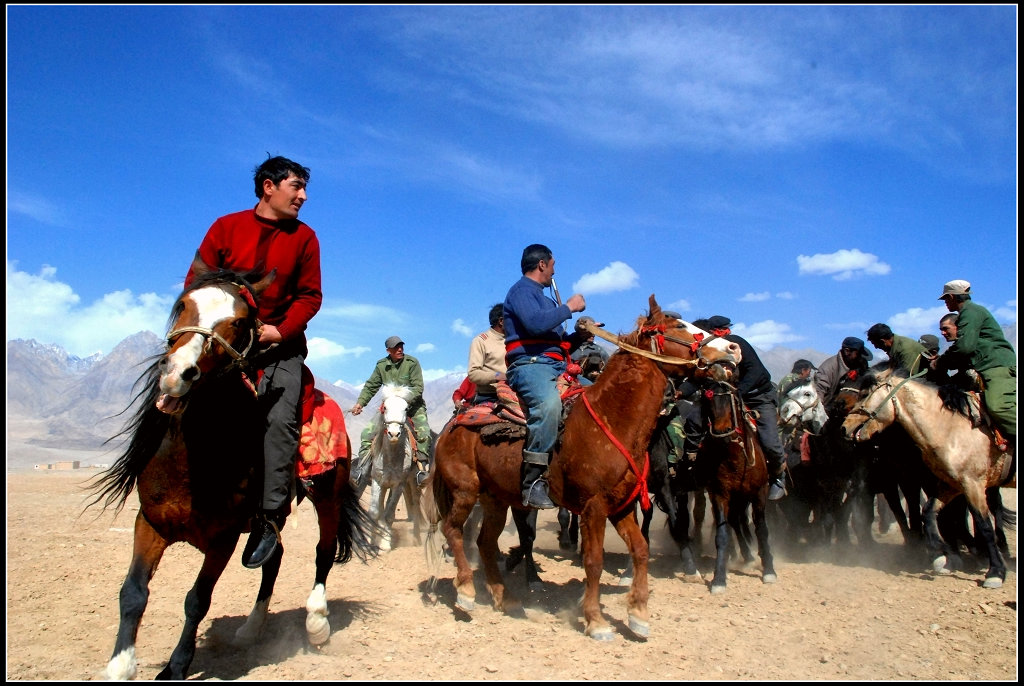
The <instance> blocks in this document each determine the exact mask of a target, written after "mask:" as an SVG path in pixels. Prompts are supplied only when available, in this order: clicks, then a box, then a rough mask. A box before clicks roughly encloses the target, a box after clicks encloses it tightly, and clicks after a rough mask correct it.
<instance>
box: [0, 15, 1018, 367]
mask: <svg viewBox="0 0 1024 686" xmlns="http://www.w3.org/2000/svg"><path fill="white" fill-rule="evenodd" d="M6 15H7V233H6V236H7V242H6V247H7V340H12V339H19V338H21V339H29V338H31V339H35V340H37V341H39V342H42V343H55V344H58V345H60V346H62V347H63V348H64V349H65V350H67V351H68V352H69V353H72V354H74V355H78V356H81V357H85V356H87V355H91V354H94V353H97V352H102V353H109V352H110V351H111V350H112V349H113V348H114V347H115V346H116V345H117V344H118V343H119V342H120V341H121V340H123V339H124V338H125V337H127V336H130V335H132V334H134V333H137V332H139V331H145V330H149V331H153V332H155V333H157V334H158V335H160V336H162V335H163V334H164V333H165V332H166V324H167V316H168V315H169V313H170V307H171V304H172V302H173V301H174V299H175V298H176V297H177V296H178V295H179V293H180V291H181V287H182V281H183V279H184V276H185V273H186V271H187V269H188V266H189V264H190V262H191V259H192V256H193V254H194V253H195V250H196V248H197V247H198V246H199V243H200V241H201V240H202V238H203V235H204V234H205V233H206V230H207V229H208V228H209V226H210V225H211V224H212V223H213V222H214V220H215V219H217V218H218V217H220V216H222V215H225V214H229V213H231V212H236V211H239V210H243V209H247V208H251V207H253V206H255V203H256V199H255V195H254V194H253V182H252V175H253V170H254V169H255V167H256V166H257V165H259V164H260V163H261V162H262V161H263V160H265V159H266V157H267V156H268V154H270V155H284V156H285V157H289V158H291V159H293V160H295V161H297V162H299V163H300V164H303V165H304V166H307V167H309V168H310V169H311V177H310V182H309V186H308V189H307V193H308V200H307V202H306V204H305V205H304V206H303V208H302V211H301V214H300V219H302V220H303V221H305V222H306V223H307V224H309V225H310V226H311V227H312V228H313V229H314V230H315V231H316V233H317V235H318V237H319V240H320V246H321V266H322V270H323V293H324V302H323V306H322V308H321V310H320V311H319V313H318V314H317V315H316V317H315V318H314V319H313V320H312V321H311V322H310V325H309V328H308V330H307V332H306V333H307V337H308V339H309V349H310V354H309V358H308V359H307V364H308V365H309V367H310V368H311V369H312V371H313V372H314V373H315V374H316V375H317V376H318V377H321V378H325V379H328V380H330V381H332V382H344V383H347V384H351V385H360V384H361V383H362V382H363V381H365V380H366V378H367V377H368V376H369V374H370V372H371V371H372V370H373V366H374V363H375V362H376V360H378V359H379V358H381V357H383V356H384V355H385V354H386V351H385V349H384V340H385V339H386V338H387V337H389V336H391V335H398V336H400V337H401V338H402V339H403V340H404V341H405V342H406V353H407V354H408V355H412V356H414V357H416V358H417V359H418V360H419V361H420V363H421V365H422V367H423V369H424V376H425V378H426V379H427V380H430V379H433V378H438V377H440V376H442V375H444V374H448V373H454V372H459V371H461V370H465V368H466V362H467V358H468V351H469V344H470V341H471V339H472V337H473V336H474V335H476V334H478V333H480V332H482V331H484V330H486V329H487V328H488V321H487V313H488V310H489V309H490V307H491V306H492V305H493V304H495V303H498V302H501V301H502V300H504V297H505V293H506V292H507V291H508V288H509V287H510V286H511V285H512V283H514V282H515V281H516V280H518V279H519V278H520V276H521V272H520V268H519V260H520V257H521V255H522V251H523V248H524V247H526V246H527V245H529V244H531V243H543V244H545V245H547V246H549V247H550V248H551V250H552V252H553V254H554V258H555V262H556V264H555V281H556V283H557V284H558V288H559V291H560V294H561V297H562V298H563V299H568V297H569V295H571V294H572V293H582V294H583V295H584V297H585V298H586V303H587V308H586V311H585V314H587V315H590V316H592V317H594V318H595V319H597V320H598V321H600V322H604V323H605V328H606V329H608V330H609V331H611V332H622V333H626V332H629V331H632V330H633V329H634V328H635V324H636V320H637V318H638V317H640V316H642V315H644V314H645V313H646V311H647V308H648V298H649V296H651V295H652V294H653V295H654V296H655V297H656V299H657V302H658V303H659V304H660V305H661V306H662V307H663V308H665V309H672V310H677V311H678V312H680V313H681V314H682V315H683V317H684V318H685V319H688V320H692V319H696V318H699V317H707V316H711V315H715V314H720V315H724V316H727V317H729V318H730V319H731V320H732V322H733V332H734V333H737V334H739V335H741V336H744V337H745V338H747V339H748V340H749V341H750V342H751V343H752V344H753V345H754V346H756V347H758V348H760V349H762V350H771V349H772V348H774V347H776V346H784V347H787V348H792V349H801V350H802V349H813V350H817V351H822V352H825V353H829V354H831V353H834V352H835V351H837V350H838V349H839V347H840V344H841V342H842V339H843V338H844V337H846V336H859V337H861V338H865V339H866V335H865V332H866V331H867V329H868V327H870V326H871V325H872V324H874V323H876V322H885V323H888V324H889V325H890V326H891V327H892V329H893V331H894V332H895V333H897V334H900V335H906V336H911V337H913V338H917V337H918V336H920V335H921V334H924V333H934V334H938V320H939V318H940V317H941V316H942V315H943V314H945V313H946V308H945V306H944V305H943V303H942V302H941V301H939V300H938V297H939V295H940V294H941V292H942V285H943V284H944V283H945V282H946V281H949V280H952V279H966V280H968V281H970V282H971V283H972V285H973V288H972V293H973V298H974V300H975V302H978V303H979V304H981V305H983V306H985V307H987V308H988V309H989V310H990V311H991V312H992V313H993V314H994V315H995V316H996V318H997V320H998V321H999V322H1000V324H1003V325H1004V326H1014V327H1015V326H1016V321H1017V299H1016V298H1017V259H1016V254H1017V250H1018V246H1017V8H1016V6H1012V5H989V6H827V5H825V6H822V5H819V6H785V5H781V6H699V5H698V6H415V5H407V6H357V5H356V6H187V5H185V6H75V5H63V6H19V5H7V7H6ZM577 316H579V315H577ZM570 326H571V323H570ZM1014 330H1015V329H1014Z"/></svg>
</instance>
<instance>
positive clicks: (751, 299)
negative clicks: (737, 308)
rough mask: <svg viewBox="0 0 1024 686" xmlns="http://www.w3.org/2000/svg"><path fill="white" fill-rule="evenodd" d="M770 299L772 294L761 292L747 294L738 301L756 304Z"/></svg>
mask: <svg viewBox="0 0 1024 686" xmlns="http://www.w3.org/2000/svg"><path fill="white" fill-rule="evenodd" d="M770 297H772V294H771V293H769V292H768V291H762V292H761V293H747V294H746V295H744V296H743V297H742V298H740V299H739V301H740V302H741V303H758V302H763V301H765V300H768V298H770Z"/></svg>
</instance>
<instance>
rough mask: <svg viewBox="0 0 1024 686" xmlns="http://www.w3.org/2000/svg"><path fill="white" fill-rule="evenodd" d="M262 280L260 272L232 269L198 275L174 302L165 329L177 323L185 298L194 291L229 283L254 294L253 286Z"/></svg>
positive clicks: (183, 307)
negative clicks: (242, 287)
mask: <svg viewBox="0 0 1024 686" xmlns="http://www.w3.org/2000/svg"><path fill="white" fill-rule="evenodd" d="M262 278H263V275H262V273H261V272H259V271H258V270H252V271H248V272H236V271H232V270H230V269H214V270H212V271H208V272H203V273H200V274H197V275H196V277H195V279H193V281H192V283H190V284H189V285H188V288H186V289H185V290H183V291H182V292H181V295H179V296H178V299H177V300H175V301H174V305H172V306H171V313H170V315H168V317H167V326H166V327H165V328H168V329H169V328H170V326H171V324H173V323H174V322H175V321H177V319H178V317H180V316H181V312H182V310H183V309H185V296H186V295H188V294H189V293H191V292H192V291H196V290H199V289H200V288H205V287H206V286H219V285H221V284H225V283H229V284H233V285H235V286H244V287H246V288H248V289H249V292H250V293H252V284H253V283H255V282H257V281H259V280H260V279H262ZM253 297H254V298H256V294H255V293H253ZM257 300H258V298H257Z"/></svg>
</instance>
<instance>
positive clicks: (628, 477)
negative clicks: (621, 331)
mask: <svg viewBox="0 0 1024 686" xmlns="http://www.w3.org/2000/svg"><path fill="white" fill-rule="evenodd" d="M649 312H650V315H649V316H647V317H641V318H639V319H638V320H637V327H638V328H637V330H636V331H634V332H633V333H632V334H628V335H624V336H618V337H616V336H612V335H611V334H608V333H607V332H605V331H603V330H601V329H599V328H598V327H590V329H589V330H590V331H592V332H593V333H595V335H600V336H601V337H602V338H606V339H607V340H610V341H612V342H614V343H616V345H618V346H619V348H620V350H618V351H616V352H615V353H614V354H613V355H612V356H611V357H610V358H609V360H608V363H607V365H606V366H605V368H604V371H603V372H602V373H601V376H600V377H599V378H598V379H597V381H596V382H595V383H594V384H593V385H592V386H587V387H585V388H584V389H583V390H582V392H581V393H580V394H579V397H578V398H577V399H576V400H575V402H574V403H573V405H572V407H571V408H570V410H569V412H568V415H567V416H566V418H565V422H564V430H563V433H562V435H561V443H560V445H559V447H558V448H557V449H556V451H555V453H554V454H553V456H552V458H551V464H550V466H549V468H548V481H549V487H550V495H551V498H552V500H553V501H554V502H555V503H557V504H558V505H560V506H562V507H565V508H568V509H569V510H570V511H572V512H574V513H577V514H579V515H580V537H581V540H582V548H583V566H584V568H585V570H586V582H585V592H584V596H583V601H582V609H583V616H584V624H585V627H584V629H585V634H586V635H588V636H590V637H592V638H594V639H598V640H610V639H612V638H613V637H614V634H613V632H612V629H611V626H610V625H609V623H608V622H607V620H606V619H605V618H604V617H603V616H602V613H601V605H600V600H599V589H600V579H601V572H602V570H603V565H604V536H605V525H606V521H607V520H609V519H610V520H611V522H612V524H613V525H614V526H615V529H616V531H618V533H619V535H620V536H621V537H622V540H623V541H625V543H626V545H627V547H628V550H629V553H630V555H631V557H632V562H633V568H634V570H635V578H634V580H633V583H632V586H631V587H630V590H629V592H628V594H627V605H628V615H629V628H630V630H631V631H633V633H634V634H636V635H637V636H639V637H646V636H647V635H648V634H649V631H650V627H649V621H648V617H649V615H648V608H647V598H648V587H647V562H648V546H647V542H646V541H645V540H644V537H643V535H642V534H641V532H640V527H639V526H638V524H637V519H636V509H635V507H634V504H635V503H636V501H637V499H638V498H642V499H643V500H646V499H647V484H646V480H647V474H648V460H647V446H648V444H649V443H650V439H651V435H652V433H653V432H654V426H655V422H656V421H657V419H658V411H659V410H660V409H661V404H662V398H663V395H664V391H665V384H666V382H667V379H668V376H694V375H703V374H707V373H710V372H709V368H710V366H711V365H712V364H713V363H715V362H723V363H731V364H733V365H734V364H735V363H736V362H737V361H738V360H739V346H737V345H736V344H734V343H730V342H728V341H724V340H721V339H715V340H712V341H710V342H709V341H702V338H703V336H705V335H706V333H705V332H703V331H701V330H700V329H698V328H696V327H694V326H692V325H690V324H687V323H685V322H682V321H680V320H678V319H675V318H670V317H666V316H665V315H664V314H663V313H662V311H661V307H659V306H658V303H657V302H656V301H655V299H654V296H653V295H652V296H651V297H650V300H649ZM716 369H718V370H722V371H721V372H720V373H722V374H723V375H726V376H731V374H732V373H733V369H734V368H733V367H726V366H719V367H716ZM522 452H523V439H522V438H516V439H514V440H512V441H506V442H500V443H497V444H493V445H488V444H485V443H483V442H482V441H481V437H480V433H479V432H478V431H476V430H474V429H472V428H470V427H466V426H454V427H451V428H449V429H448V430H446V431H444V432H442V433H441V435H440V436H439V437H438V439H437V443H436V446H435V452H434V456H435V464H436V467H435V470H434V474H433V476H432V480H433V487H432V489H431V494H432V495H433V499H434V504H435V505H436V512H434V511H433V509H428V510H427V512H430V513H431V514H433V517H431V519H429V520H428V521H429V522H431V523H436V522H437V521H440V520H441V519H442V518H443V520H444V524H443V531H444V535H445V537H446V538H447V541H448V545H449V547H450V549H451V551H452V553H453V555H454V557H455V563H456V565H457V567H458V571H457V573H456V578H455V589H456V592H457V600H456V605H457V607H458V608H459V609H461V610H464V611H467V612H468V611H472V610H473V609H474V607H475V595H476V594H475V588H474V585H473V570H472V569H471V567H470V565H469V562H468V561H467V559H466V554H465V551H464V549H463V524H464V523H465V521H466V518H467V517H468V516H469V513H470V510H471V509H472V508H473V505H474V503H476V501H477V499H478V498H479V501H480V504H481V507H482V509H483V522H482V524H481V529H480V534H479V537H478V547H479V551H480V559H481V562H482V564H483V567H484V573H485V575H486V579H487V587H488V590H489V591H490V594H491V599H492V602H493V605H494V608H495V609H496V610H498V611H505V610H510V609H512V608H513V607H515V603H514V601H513V600H512V598H511V597H510V596H511V594H506V588H505V584H504V580H503V578H502V574H501V571H500V569H499V568H498V564H497V553H498V536H499V535H500V534H501V531H502V529H503V528H504V526H505V521H506V518H507V514H508V509H509V508H510V507H512V508H513V509H516V510H522V509H524V508H523V503H522V493H521V491H520V477H519V467H520V464H521V462H522ZM429 497H430V495H429V494H428V496H427V498H429ZM425 500H426V498H425ZM431 533H432V534H433V531H432V532H431ZM430 539H431V536H430V535H428V541H427V554H428V562H431V561H432V559H436V557H433V558H432V557H431V556H432V554H434V555H436V554H435V553H432V547H431V543H432V542H431V540H430ZM434 543H435V544H436V541H435V542H434ZM435 547H436V546H435ZM433 581H436V575H435V576H434V579H433Z"/></svg>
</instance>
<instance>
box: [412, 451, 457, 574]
mask: <svg viewBox="0 0 1024 686" xmlns="http://www.w3.org/2000/svg"><path fill="white" fill-rule="evenodd" d="M427 486H428V487H427V488H426V489H424V493H423V497H422V498H420V516H421V517H422V518H423V521H424V522H425V523H426V525H427V535H426V536H425V537H424V540H423V553H424V556H425V557H426V560H427V570H428V571H429V572H430V580H429V582H428V583H427V586H428V588H430V589H431V590H433V589H434V588H435V586H436V585H437V578H438V576H439V575H440V573H441V565H442V562H443V561H444V542H445V538H444V534H443V532H441V531H439V527H438V525H439V524H440V523H441V521H442V520H443V519H444V518H445V517H447V516H448V512H449V511H451V507H452V496H451V493H450V492H449V491H448V486H447V484H445V482H444V479H443V478H441V477H440V476H439V475H438V473H437V470H436V468H435V469H434V471H432V472H430V476H428V477H427Z"/></svg>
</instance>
